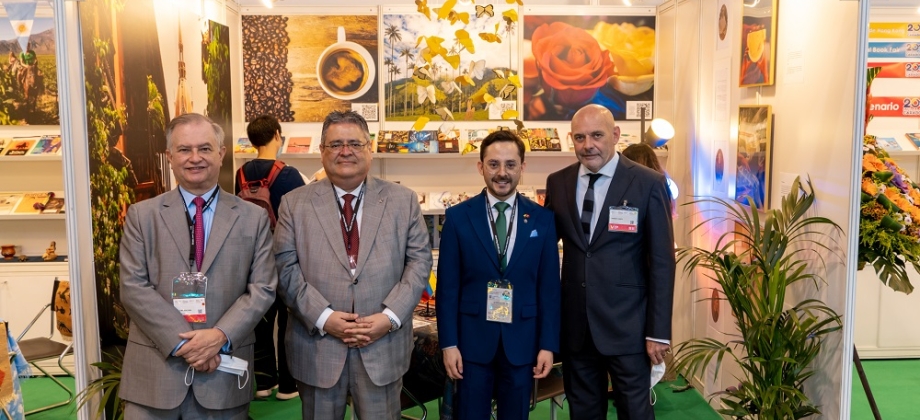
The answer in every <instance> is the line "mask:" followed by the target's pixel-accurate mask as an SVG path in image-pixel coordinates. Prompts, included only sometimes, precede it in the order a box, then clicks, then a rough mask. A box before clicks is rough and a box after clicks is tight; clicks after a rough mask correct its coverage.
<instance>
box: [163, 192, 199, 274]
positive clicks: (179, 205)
mask: <svg viewBox="0 0 920 420" xmlns="http://www.w3.org/2000/svg"><path fill="white" fill-rule="evenodd" d="M160 218H161V219H162V220H163V224H164V225H166V229H167V230H168V231H169V236H171V237H172V239H173V241H174V242H175V243H176V250H177V251H178V252H179V259H180V260H181V261H185V264H186V267H188V271H192V267H191V265H190V264H189V258H188V256H189V250H190V249H191V248H192V237H191V234H190V233H189V226H188V219H187V218H188V210H187V209H186V208H185V203H184V202H183V201H182V195H181V193H180V192H179V189H178V188H176V189H174V190H173V191H170V192H167V193H166V195H165V196H164V197H163V207H162V208H161V209H160Z"/></svg>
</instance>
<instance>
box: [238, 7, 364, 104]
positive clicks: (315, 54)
mask: <svg viewBox="0 0 920 420" xmlns="http://www.w3.org/2000/svg"><path fill="white" fill-rule="evenodd" d="M359 9H360V10H368V8H359ZM242 26H243V90H244V94H245V96H246V100H245V101H246V121H249V120H251V119H253V118H255V117H257V116H259V115H262V114H269V115H273V116H275V117H276V118H278V119H279V120H280V121H297V122H322V121H323V119H324V118H325V117H326V115H328V114H329V112H331V111H336V110H338V111H345V110H349V109H353V110H355V111H358V112H359V113H361V114H362V115H363V116H364V117H365V118H366V119H367V120H369V121H376V120H378V115H377V109H378V102H379V97H380V95H379V93H378V89H379V85H378V84H377V79H378V78H377V74H376V73H377V67H378V66H377V57H378V53H377V49H378V48H377V45H378V41H377V27H378V24H377V15H376V14H374V15H361V14H357V13H356V14H355V15H348V16H345V15H341V16H332V15H290V16H287V15H286V16H280V15H249V16H243V23H242Z"/></svg>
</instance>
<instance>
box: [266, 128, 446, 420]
mask: <svg viewBox="0 0 920 420" xmlns="http://www.w3.org/2000/svg"><path fill="white" fill-rule="evenodd" d="M321 141H322V143H321V146H320V148H321V150H322V161H323V168H324V169H325V171H326V174H327V176H328V177H327V178H326V179H323V180H322V181H318V182H315V183H312V184H309V185H306V186H303V187H300V188H298V189H295V190H294V191H291V192H289V193H288V194H287V195H285V196H284V198H282V200H281V208H280V210H279V216H278V223H277V225H276V226H275V258H276V259H277V265H278V272H279V286H278V294H279V296H281V298H282V299H283V300H284V303H285V304H286V305H287V306H288V307H289V308H290V310H291V313H292V314H293V315H294V318H295V319H296V322H289V323H288V326H287V338H286V345H287V349H288V351H287V356H288V365H289V367H290V369H291V374H292V375H293V376H294V379H295V380H296V381H297V389H298V391H299V392H300V398H301V399H302V401H303V418H304V419H324V420H325V419H341V418H343V417H344V416H345V399H346V395H348V394H351V396H352V399H353V401H354V402H355V409H356V411H357V413H358V416H359V417H360V418H362V419H397V418H399V413H400V403H399V393H400V390H401V388H402V376H403V374H404V373H405V372H406V371H407V370H408V369H409V355H410V351H411V349H412V311H413V309H414V308H415V306H416V305H417V304H418V301H419V298H420V296H421V294H422V290H423V289H424V287H425V283H426V282H427V280H428V276H429V272H430V270H431V249H430V247H429V244H428V229H427V228H426V227H425V222H424V220H423V219H422V214H421V208H420V207H419V205H418V199H417V198H416V194H415V193H414V192H412V190H410V189H408V188H406V187H403V186H400V185H398V184H394V183H391V182H387V181H384V180H381V179H377V178H374V177H372V176H368V172H369V171H370V165H371V152H370V148H371V142H370V134H369V133H368V128H367V122H365V120H364V118H362V117H361V116H360V115H359V114H357V113H355V112H352V111H348V112H338V111H334V112H332V113H331V114H329V115H328V116H327V117H326V121H325V122H324V123H323V132H322V139H321Z"/></svg>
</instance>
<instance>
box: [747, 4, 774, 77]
mask: <svg viewBox="0 0 920 420" xmlns="http://www.w3.org/2000/svg"><path fill="white" fill-rule="evenodd" d="M776 3H777V0H762V1H761V0H758V1H755V2H754V3H753V4H745V5H744V7H742V8H741V10H742V16H741V72H740V78H741V80H740V83H739V85H738V86H739V87H748V86H764V85H772V84H773V80H774V77H773V76H774V75H775V71H774V68H775V67H776V19H777V15H778V14H777V13H776Z"/></svg>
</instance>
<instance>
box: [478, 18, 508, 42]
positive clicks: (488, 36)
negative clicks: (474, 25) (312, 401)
mask: <svg viewBox="0 0 920 420" xmlns="http://www.w3.org/2000/svg"><path fill="white" fill-rule="evenodd" d="M499 25H500V24H499V23H496V24H495V33H491V34H490V33H488V32H480V33H479V37H480V38H482V39H483V40H485V41H486V42H499V43H500V42H502V39H501V37H499V36H498V26H499Z"/></svg>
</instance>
